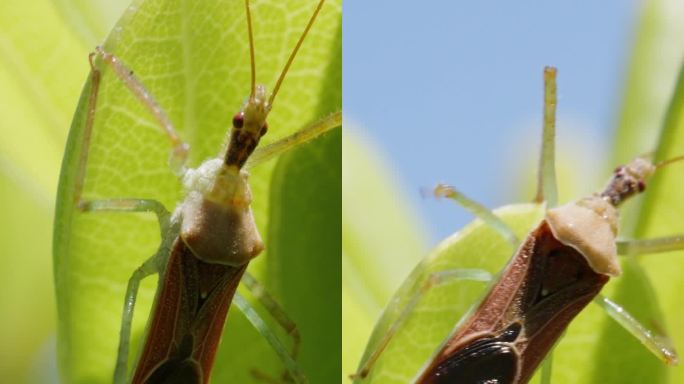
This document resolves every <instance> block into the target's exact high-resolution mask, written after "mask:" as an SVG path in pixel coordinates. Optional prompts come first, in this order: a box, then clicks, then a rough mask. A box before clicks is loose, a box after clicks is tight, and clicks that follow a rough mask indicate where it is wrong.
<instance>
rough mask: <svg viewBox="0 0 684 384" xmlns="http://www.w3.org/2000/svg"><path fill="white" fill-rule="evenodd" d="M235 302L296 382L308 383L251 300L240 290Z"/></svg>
mask: <svg viewBox="0 0 684 384" xmlns="http://www.w3.org/2000/svg"><path fill="white" fill-rule="evenodd" d="M233 303H235V305H237V307H238V308H239V309H240V311H241V312H242V313H243V314H244V315H245V317H246V318H247V320H249V322H250V323H251V324H252V326H253V327H254V328H256V330H257V331H258V332H259V334H261V335H262V336H263V337H264V338H265V339H266V341H267V342H268V343H269V344H270V345H271V347H272V348H273V350H274V351H275V352H276V354H278V357H280V359H281V360H282V362H283V364H285V368H287V370H288V372H289V373H290V377H291V378H292V379H293V380H294V381H295V382H296V383H307V382H308V380H307V379H306V376H305V375H304V372H302V371H301V369H300V368H299V365H298V364H297V362H296V361H294V360H293V358H292V356H290V353H289V352H288V350H287V348H286V347H285V346H284V345H283V343H281V342H280V340H279V339H278V336H276V335H275V333H273V331H271V329H270V328H269V327H268V325H267V324H266V322H264V320H263V319H262V318H261V316H259V314H258V313H257V312H256V311H255V310H254V308H252V306H251V305H250V304H249V302H248V301H247V300H246V299H245V298H244V297H242V295H241V294H240V293H239V292H236V293H235V297H234V298H233ZM257 376H258V377H260V378H261V375H260V374H259V373H257ZM263 379H264V380H269V379H270V378H268V377H263Z"/></svg>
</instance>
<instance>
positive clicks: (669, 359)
mask: <svg viewBox="0 0 684 384" xmlns="http://www.w3.org/2000/svg"><path fill="white" fill-rule="evenodd" d="M594 302H595V303H596V304H598V305H600V306H601V307H602V308H603V309H605V310H606V312H607V313H608V315H609V316H610V317H612V318H613V320H615V321H617V322H618V324H620V325H621V326H622V327H623V328H624V329H625V330H626V331H627V332H629V333H631V334H632V336H634V337H636V338H637V339H638V340H639V341H640V342H641V343H642V344H643V345H644V346H645V347H646V348H647V349H648V350H649V351H650V352H652V353H653V354H654V355H656V356H657V357H658V358H659V359H660V360H662V361H663V362H664V363H665V364H667V365H676V364H678V362H679V358H678V357H677V352H675V350H674V348H673V347H672V346H671V345H670V343H669V340H668V339H667V338H666V337H664V336H660V335H657V334H655V333H654V332H653V331H651V330H649V329H647V328H646V327H644V325H643V324H641V323H640V322H639V321H637V320H636V319H635V318H634V317H633V316H632V315H630V314H629V313H628V312H627V311H625V309H624V308H622V307H621V306H619V305H617V304H615V303H614V302H612V301H611V300H609V299H608V298H607V297H605V296H602V295H598V296H596V297H595V298H594Z"/></svg>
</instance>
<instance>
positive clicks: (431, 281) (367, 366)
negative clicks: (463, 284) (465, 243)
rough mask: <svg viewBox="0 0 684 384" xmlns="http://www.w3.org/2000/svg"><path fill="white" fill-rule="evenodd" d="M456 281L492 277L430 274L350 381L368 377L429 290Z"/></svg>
mask: <svg viewBox="0 0 684 384" xmlns="http://www.w3.org/2000/svg"><path fill="white" fill-rule="evenodd" d="M458 280H471V281H482V282H489V281H491V280H492V275H491V274H490V273H489V272H487V271H485V270H482V269H451V270H446V271H439V272H433V273H431V274H430V275H429V276H428V277H427V279H426V280H425V281H424V282H423V283H422V285H421V286H420V288H419V289H418V291H417V292H416V293H414V294H413V296H411V298H410V299H409V300H408V302H407V304H406V306H405V307H404V308H402V310H401V313H400V314H399V316H397V319H396V320H395V321H394V322H393V323H392V325H391V326H390V327H389V329H388V330H387V333H385V335H384V336H383V337H382V339H381V340H380V341H379V342H378V344H377V347H376V348H375V349H374V350H373V352H372V353H371V354H370V355H367V356H368V357H367V358H366V359H365V360H364V361H362V362H361V364H360V367H361V368H360V369H359V370H358V371H357V372H356V373H354V374H352V375H350V378H351V379H352V380H357V379H363V378H365V377H366V376H368V373H370V370H371V369H372V368H373V365H374V364H375V362H376V361H377V360H378V358H379V357H380V355H381V354H382V352H383V351H384V350H385V348H386V347H387V345H389V342H390V341H391V340H392V337H393V336H394V335H395V334H396V333H397V331H398V330H399V328H401V326H402V325H403V324H404V323H405V322H406V320H407V319H408V318H409V316H410V315H411V313H412V312H413V310H414V309H415V307H416V305H418V303H419V302H420V300H421V299H422V297H423V296H424V295H425V294H426V293H427V292H428V291H430V290H431V289H433V288H435V287H438V286H440V285H442V284H446V283H452V282H454V281H458Z"/></svg>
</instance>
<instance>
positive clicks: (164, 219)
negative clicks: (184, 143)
mask: <svg viewBox="0 0 684 384" xmlns="http://www.w3.org/2000/svg"><path fill="white" fill-rule="evenodd" d="M78 207H79V209H81V210H82V211H84V212H153V213H155V214H156V216H157V219H158V220H159V228H160V231H161V238H162V242H161V245H160V247H159V249H158V250H157V252H156V253H155V254H154V255H153V256H152V257H150V258H149V259H147V260H145V262H143V264H142V265H141V266H140V267H138V268H137V269H136V270H135V271H134V272H133V274H132V275H131V277H130V278H129V280H128V286H127V287H126V296H125V299H124V307H123V313H122V315H121V330H120V332H119V350H118V352H117V358H116V367H115V369H114V383H115V384H120V383H125V382H126V381H127V374H128V350H129V346H130V335H131V323H132V321H133V311H134V309H135V302H136V299H137V295H138V288H139V287H140V281H141V280H142V279H144V278H145V277H147V276H149V275H153V274H155V273H159V271H161V270H162V268H163V266H164V265H165V264H166V257H167V256H168V254H169V250H170V247H171V243H172V242H173V238H174V236H169V228H170V225H171V220H170V213H169V211H167V210H166V208H165V207H164V205H163V204H162V203H160V202H158V201H155V200H145V199H110V200H93V201H82V202H81V203H79V206H78Z"/></svg>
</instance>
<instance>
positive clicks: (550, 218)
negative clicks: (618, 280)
mask: <svg viewBox="0 0 684 384" xmlns="http://www.w3.org/2000/svg"><path fill="white" fill-rule="evenodd" d="M546 221H547V222H548V224H549V227H550V228H551V232H553V235H554V237H556V239H558V240H559V241H560V242H561V243H563V244H565V245H567V246H570V247H573V248H575V249H576V250H577V251H578V252H579V253H581V254H582V256H584V257H585V258H586V260H587V263H589V266H590V267H591V268H592V269H593V270H594V271H595V272H597V273H601V274H604V275H609V276H618V275H619V274H620V273H621V270H620V264H619V263H618V260H617V249H616V247H615V237H616V236H617V225H618V212H617V209H616V208H615V207H614V206H613V205H612V204H610V202H608V201H607V199H606V198H604V197H601V196H596V195H595V196H589V197H586V198H583V199H581V200H579V201H576V202H572V203H568V204H565V205H562V206H560V207H556V208H552V209H549V210H548V211H547V212H546Z"/></svg>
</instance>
